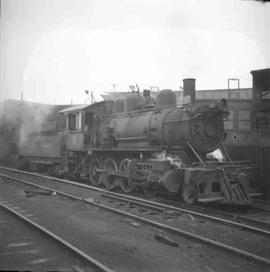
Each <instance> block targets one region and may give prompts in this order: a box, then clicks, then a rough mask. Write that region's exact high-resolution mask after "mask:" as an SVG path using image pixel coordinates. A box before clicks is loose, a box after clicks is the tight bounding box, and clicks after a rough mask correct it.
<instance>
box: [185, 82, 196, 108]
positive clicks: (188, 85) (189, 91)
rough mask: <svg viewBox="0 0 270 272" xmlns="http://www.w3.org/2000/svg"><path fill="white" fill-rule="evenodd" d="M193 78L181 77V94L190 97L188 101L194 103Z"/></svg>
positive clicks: (194, 89) (194, 88)
mask: <svg viewBox="0 0 270 272" xmlns="http://www.w3.org/2000/svg"><path fill="white" fill-rule="evenodd" d="M195 80H196V79H195V78H185V79H183V90H184V93H183V96H184V97H188V96H189V98H190V103H191V104H195V102H196V101H195V100H196V94H195V91H196V87H195Z"/></svg>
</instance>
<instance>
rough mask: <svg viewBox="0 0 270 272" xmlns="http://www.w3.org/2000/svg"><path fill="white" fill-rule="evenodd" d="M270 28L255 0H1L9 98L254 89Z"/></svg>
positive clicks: (265, 6)
mask: <svg viewBox="0 0 270 272" xmlns="http://www.w3.org/2000/svg"><path fill="white" fill-rule="evenodd" d="M269 29H270V3H261V2H257V1H252V0H251V1H241V0H209V1H208V0H203V1H202V0H186V1H185V0H181V1H179V0H126V1H124V0H113V1H110V0H92V1H91V0H1V66H0V68H1V81H0V88H1V89H0V100H3V99H6V98H17V99H19V98H20V93H21V92H22V91H23V93H24V98H25V99H26V100H29V101H35V102H45V103H53V104H54V103H57V104H63V103H70V101H71V100H72V101H73V103H83V102H84V101H85V100H86V98H87V97H86V95H85V93H84V90H85V89H87V90H90V91H91V90H92V91H93V92H94V95H95V97H96V98H99V94H100V93H103V92H105V91H109V90H112V89H113V85H112V84H117V85H116V90H119V91H120V90H123V91H127V90H128V86H129V85H134V84H136V83H137V84H138V85H139V87H141V88H147V87H148V88H149V87H150V86H159V87H160V88H172V89H179V86H182V79H183V78H185V77H195V78H196V80H197V81H196V83H197V89H214V88H226V87H227V79H228V78H231V77H236V78H239V79H240V84H241V87H251V75H250V71H251V70H255V69H262V68H269V67H270V53H269V48H270V33H269V32H268V31H269ZM235 86H236V85H235ZM232 87H233V84H232Z"/></svg>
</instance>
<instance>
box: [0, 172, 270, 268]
mask: <svg viewBox="0 0 270 272" xmlns="http://www.w3.org/2000/svg"><path fill="white" fill-rule="evenodd" d="M0 169H1V171H5V173H6V174H1V175H0V176H2V177H3V178H8V179H11V180H13V181H16V182H23V183H25V184H28V185H31V186H35V187H38V188H39V189H42V190H47V191H51V192H54V193H56V194H59V195H62V196H65V197H68V198H71V199H74V200H78V201H82V202H84V203H88V204H91V205H93V206H96V207H99V208H102V209H106V210H109V211H111V212H114V213H117V214H119V215H122V216H125V217H129V218H132V219H134V220H136V221H140V222H142V223H145V224H148V225H151V226H154V227H157V228H159V229H163V230H165V231H167V232H170V233H173V234H176V235H184V236H186V237H189V238H192V239H195V240H197V241H200V242H203V243H206V244H208V245H211V246H215V247H218V248H221V249H223V250H226V251H229V252H232V253H237V254H238V255H240V256H244V257H247V258H249V259H251V260H252V261H256V262H258V263H261V264H264V265H268V266H269V265H270V259H269V257H268V256H260V255H258V254H255V253H251V252H249V251H246V250H243V249H240V248H237V247H235V246H232V245H229V244H226V243H224V242H219V241H216V240H214V239H211V238H209V237H207V236H205V235H201V234H198V233H194V232H191V231H187V230H185V229H181V228H179V227H178V226H177V227H176V226H173V225H172V224H168V223H164V220H163V222H160V220H156V218H155V216H157V215H159V214H160V213H163V215H164V214H165V215H166V214H167V215H168V214H169V215H170V214H171V212H174V213H175V214H176V215H177V213H179V212H181V213H188V214H190V215H191V214H192V215H194V216H199V217H204V218H205V219H207V220H214V221H219V222H222V223H225V224H228V225H230V226H237V227H240V228H245V229H246V230H252V231H255V232H257V233H260V234H263V235H269V230H266V229H259V228H255V227H252V226H248V225H244V224H243V223H241V224H240V223H237V222H233V221H230V220H227V219H226V220H225V219H224V218H223V219H221V218H218V217H214V216H212V215H207V214H203V213H199V212H195V211H190V210H187V209H183V208H179V207H173V206H171V205H165V204H162V203H157V202H153V201H149V200H145V199H141V198H137V197H133V196H127V195H122V194H117V193H114V192H108V191H106V190H103V189H101V188H96V187H93V186H88V185H85V184H78V183H76V182H72V181H67V180H62V179H57V178H53V177H47V176H42V175H39V174H35V173H29V172H23V171H18V170H13V169H8V168H3V167H1V168H0ZM7 173H8V174H9V175H7ZM12 173H15V175H17V177H14V176H11V174H12ZM22 176H24V177H27V178H28V179H30V178H31V179H34V180H35V183H33V182H29V181H26V180H25V179H26V178H24V179H22ZM59 182H60V183H61V184H64V185H65V190H66V189H67V186H69V187H70V186H72V187H81V188H83V189H87V190H89V189H90V190H92V191H93V190H94V191H96V192H99V194H100V196H101V199H103V198H107V199H110V200H108V202H107V203H106V204H101V203H100V202H101V201H100V200H99V201H96V200H95V199H94V198H93V197H83V196H81V194H79V195H78V194H74V193H70V192H66V191H65V192H64V191H62V190H59V189H57V187H59V184H60V183H59ZM37 183H41V184H42V185H41V184H37ZM45 183H46V185H47V186H44V184H45ZM53 183H55V184H54V186H53ZM48 185H49V187H48ZM52 187H53V188H52ZM71 191H72V190H71ZM123 202H124V203H126V204H123ZM112 203H113V204H112ZM121 203H122V204H121ZM114 204H116V206H117V207H112V206H113V205H114ZM125 205H127V206H128V208H129V209H130V210H132V209H133V211H132V212H130V211H128V212H127V211H125V210H124V209H123V206H125ZM136 205H137V206H139V207H141V210H143V213H144V214H143V215H142V212H141V211H140V213H139V214H138V213H137V214H136V211H135V212H134V206H136ZM142 206H143V209H142ZM135 210H137V211H138V208H137V209H136V207H135ZM153 218H154V219H153ZM267 244H268V241H267ZM266 252H267V250H266Z"/></svg>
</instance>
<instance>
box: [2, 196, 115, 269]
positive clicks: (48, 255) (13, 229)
mask: <svg viewBox="0 0 270 272" xmlns="http://www.w3.org/2000/svg"><path fill="white" fill-rule="evenodd" d="M18 210H19V211H18ZM3 211H4V213H3ZM7 213H8V214H7ZM24 213H25V211H22V210H21V209H20V208H19V207H14V206H13V205H12V204H10V203H9V202H8V201H5V200H2V199H0V215H1V221H0V229H2V231H3V232H5V234H6V235H7V236H9V237H12V240H13V241H16V242H15V243H7V244H6V245H5V248H2V249H1V251H2V253H1V255H4V256H5V262H4V264H3V263H0V268H1V269H10V268H14V263H16V260H17V259H18V257H16V255H18V254H22V253H23V254H27V257H28V258H29V254H30V255H31V253H38V252H40V251H41V256H39V258H38V259H34V260H32V261H28V262H27V263H26V264H25V263H24V264H22V263H21V264H19V267H15V268H17V269H18V268H19V269H22V268H23V267H22V265H23V266H24V268H26V269H31V270H32V269H34V270H36V269H40V267H37V266H38V265H42V264H44V263H46V267H47V268H48V267H49V266H51V264H50V261H54V262H55V256H57V264H55V263H54V266H53V267H52V268H54V270H55V269H56V270H58V269H59V268H62V269H65V270H67V271H68V269H69V267H73V269H72V270H71V271H99V272H102V271H103V272H112V271H113V270H111V269H110V268H108V267H107V266H105V265H103V264H102V263H100V262H99V261H97V260H96V259H94V258H93V257H91V256H89V255H88V254H86V253H85V252H83V251H81V250H80V249H79V248H77V247H75V246H73V245H72V244H70V243H69V242H68V241H66V240H64V239H62V238H61V237H59V236H57V235H56V234H54V233H52V232H51V231H49V230H48V229H46V228H45V227H43V226H41V225H40V224H37V223H36V222H34V221H33V220H31V219H30V218H29V214H24ZM10 217H13V218H10ZM14 218H15V221H14ZM3 219H4V220H3ZM18 221H19V222H18ZM3 223H5V224H4V226H3ZM16 233H17V236H18V237H14V235H16ZM37 236H38V238H37ZM25 237H28V239H27V241H25ZM14 238H15V239H14ZM22 239H23V241H22ZM29 239H30V240H29ZM44 239H46V240H49V244H50V245H49V249H48V250H47V252H46V251H45V252H44V241H41V240H44ZM18 240H19V241H20V242H18ZM9 242H10V241H9ZM46 242H47V241H46ZM46 242H45V244H46ZM3 244H4V241H1V247H3ZM32 244H35V247H36V248H35V249H27V250H22V249H21V247H23V248H25V247H27V246H30V245H32ZM14 248H15V249H16V248H19V250H17V251H16V250H12V249H14ZM42 251H43V252H42ZM62 251H64V252H69V253H68V254H67V253H65V254H64V256H63V258H62V260H61V257H60V256H61V255H63V252H62ZM52 252H53V254H52ZM39 255H40V254H39ZM27 257H26V258H27ZM74 258H75V261H74V263H73V262H72V261H71V260H72V259H74ZM59 260H60V265H62V266H60V267H59V266H56V267H55V265H59ZM78 262H79V263H80V265H78ZM16 265H17V266H18V263H17V264H16ZM81 267H83V268H81ZM60 270H61V269H60Z"/></svg>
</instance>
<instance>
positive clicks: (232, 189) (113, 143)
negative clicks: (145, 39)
mask: <svg viewBox="0 0 270 272" xmlns="http://www.w3.org/2000/svg"><path fill="white" fill-rule="evenodd" d="M164 93H165V94H166V95H165V96H164ZM170 95H172V92H168V90H165V92H163V96H164V97H165V100H168V97H169V100H170V101H169V102H168V101H165V102H164V101H163V100H161V103H159V104H160V105H158V106H154V105H153V103H152V102H153V101H152V100H151V99H149V96H148V95H147V94H146V96H145V99H142V97H141V96H140V95H139V94H135V93H133V94H131V96H133V97H132V98H131V103H130V104H129V105H127V104H128V103H127V101H123V102H122V103H119V101H102V102H98V103H95V104H92V105H84V106H75V107H71V108H67V109H64V110H62V111H60V115H62V116H63V115H64V116H65V118H66V127H65V128H63V129H62V131H61V132H59V133H58V134H57V136H56V138H57V147H56V146H55V145H52V146H51V149H52V150H54V151H55V148H56V149H58V150H59V156H55V158H52V157H51V156H46V154H45V155H44V156H42V157H40V156H37V154H29V153H27V145H26V148H25V149H24V150H23V149H22V150H21V152H20V156H21V157H24V158H30V160H31V164H32V165H34V166H35V168H39V167H42V168H43V169H46V170H47V171H48V172H50V173H54V174H57V175H65V174H69V175H80V176H81V177H82V178H87V179H90V181H91V183H92V184H93V185H95V186H100V185H102V184H103V185H104V186H105V187H106V189H108V190H112V189H114V188H115V187H116V186H120V188H121V189H122V190H123V191H124V192H131V191H133V190H134V189H135V188H138V187H140V188H141V189H142V190H143V191H144V192H146V193H149V192H151V193H153V192H159V191H164V189H165V191H167V192H169V193H172V194H177V195H180V196H181V198H182V199H183V200H184V201H185V202H186V203H194V202H195V201H200V202H210V201H223V202H230V203H242V204H244V203H247V202H250V201H251V196H255V195H258V193H257V192H256V191H255V190H251V188H250V187H249V184H250V179H252V173H251V172H252V170H253V166H252V164H251V163H250V162H241V161H239V162H235V161H231V160H230V157H229V155H228V154H227V152H226V150H225V148H224V146H223V145H222V142H223V140H224V128H223V121H222V118H224V117H225V116H226V114H227V109H226V107H224V104H222V103H215V104H213V103H211V105H201V106H198V105H197V106H196V105H194V104H187V105H182V106H176V105H173V103H171V101H172V100H174V99H173V98H172V97H171V98H170ZM134 97H137V98H136V99H135V100H134ZM134 101H135V102H136V103H134ZM162 101H163V102H162ZM222 102H223V103H224V101H222ZM117 103H118V104H117ZM123 103H126V104H123ZM119 105H120V108H119ZM117 107H118V108H117ZM128 107H129V111H128V110H127V108H128ZM142 107H143V108H142ZM124 108H125V109H126V110H125V109H124ZM130 109H131V110H130ZM207 118H208V119H209V120H211V119H213V120H214V121H213V123H212V124H211V122H210V125H208V124H207V123H205V120H207ZM193 123H194V124H193ZM144 124H146V126H144ZM201 124H203V125H201ZM164 128H167V129H164ZM200 133H201V135H200ZM203 133H204V134H206V135H203ZM192 135H193V136H192ZM204 136H205V137H209V138H211V139H212V140H211V141H212V142H207V141H204V139H203V138H204ZM200 137H201V139H199V138H200ZM33 139H35V136H33V137H32V139H31V137H30V138H29V141H30V142H31V145H32V146H33V149H34V150H35V144H34V145H33V143H34V141H33ZM46 141H47V143H46ZM40 143H42V144H43V145H45V146H46V148H47V151H48V149H50V148H48V146H49V145H50V144H51V143H52V141H51V140H50V139H49V138H48V137H47V138H46V137H45V138H43V139H42V141H39V142H37V144H36V145H40ZM216 148H219V150H220V152H221V153H222V154H223V157H224V159H225V160H224V161H223V162H218V161H216V160H214V161H213V160H207V158H206V154H207V153H208V152H211V151H213V150H214V149H216ZM48 153H49V152H48Z"/></svg>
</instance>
